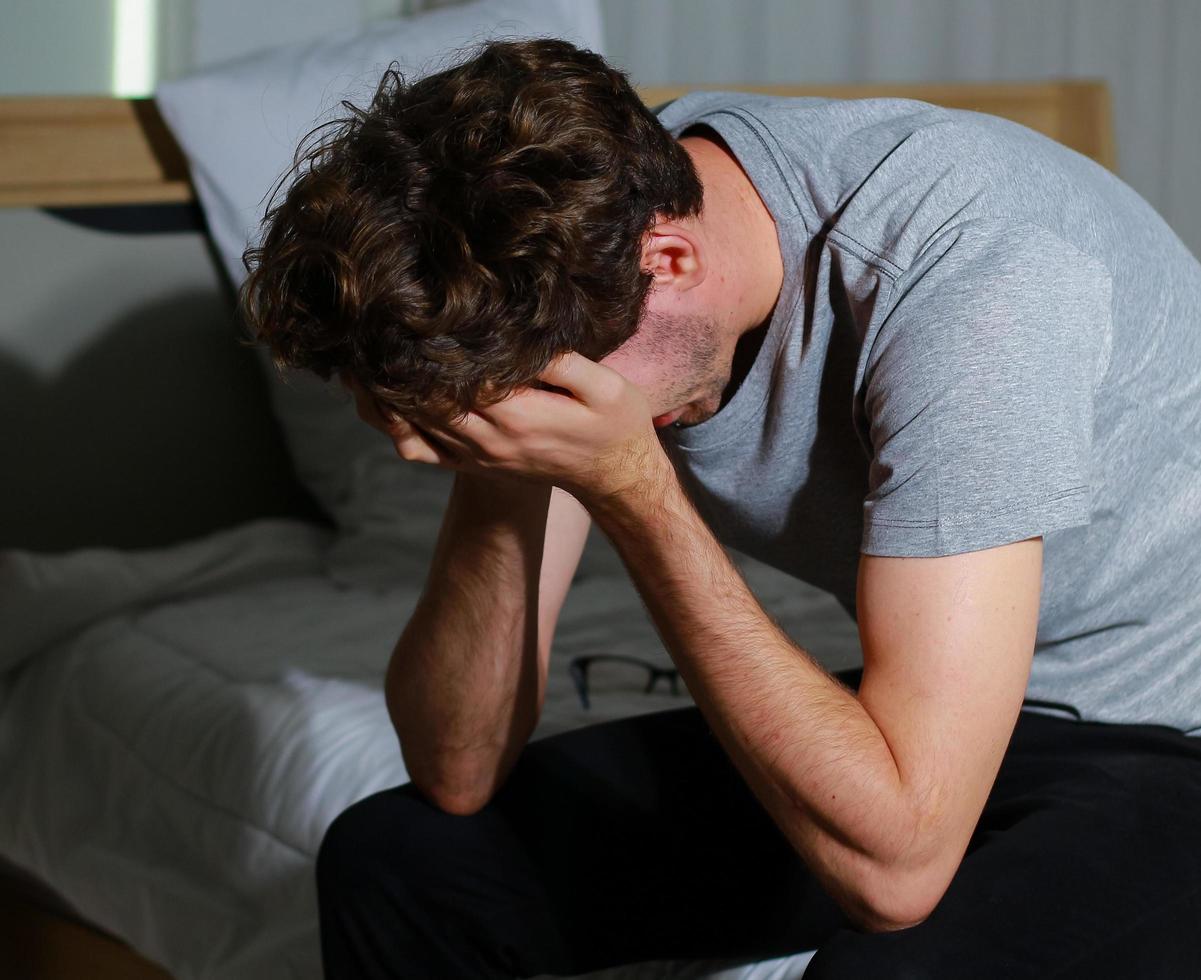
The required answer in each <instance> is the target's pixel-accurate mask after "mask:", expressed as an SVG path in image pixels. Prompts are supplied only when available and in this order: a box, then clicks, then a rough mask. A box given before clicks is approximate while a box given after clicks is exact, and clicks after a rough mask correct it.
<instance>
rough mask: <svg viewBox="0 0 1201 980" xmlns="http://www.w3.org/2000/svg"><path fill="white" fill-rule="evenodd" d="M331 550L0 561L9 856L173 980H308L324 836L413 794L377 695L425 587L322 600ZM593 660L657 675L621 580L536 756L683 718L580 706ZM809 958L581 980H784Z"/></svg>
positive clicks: (580, 639)
mask: <svg viewBox="0 0 1201 980" xmlns="http://www.w3.org/2000/svg"><path fill="white" fill-rule="evenodd" d="M332 535H333V532H332V531H330V530H328V529H326V528H322V527H318V526H315V525H310V524H306V523H304V522H301V521H294V520H283V519H267V520H260V521H252V522H249V523H247V524H242V525H238V526H237V527H232V528H228V529H225V530H222V531H220V532H217V533H216V534H212V535H209V536H207V537H205V538H201V539H197V540H194V541H189V542H187V543H185V544H182V545H176V546H173V547H170V548H162V549H146V550H139V551H117V550H108V549H93V550H89V551H81V552H77V553H70V554H67V555H64V556H58V557H42V556H35V555H31V554H28V553H11V552H9V553H5V554H4V555H3V556H0V665H7V668H8V669H7V670H6V672H5V673H4V675H3V678H4V679H3V684H2V686H0V772H3V773H4V774H5V791H4V804H3V806H2V807H0V855H3V856H4V857H6V858H7V859H9V860H10V861H12V862H13V863H15V864H17V865H18V866H20V867H22V868H24V869H27V870H28V871H30V872H32V873H33V874H34V875H36V876H37V877H38V878H39V879H40V880H41V881H43V882H45V883H46V884H48V885H49V886H50V887H51V888H53V889H54V890H56V891H57V892H58V893H59V894H61V895H62V896H63V897H64V898H65V899H66V900H67V901H68V902H69V903H70V904H71V905H72V906H74V908H75V909H77V910H78V911H79V912H80V914H82V915H83V916H84V917H86V918H87V919H89V920H90V921H92V922H93V923H95V924H97V925H99V926H101V927H102V928H104V929H107V930H108V931H110V932H112V933H113V934H115V935H117V936H119V937H121V938H123V939H125V940H126V941H127V942H129V943H130V945H132V946H133V947H134V948H135V949H137V950H139V951H141V952H142V953H143V954H144V955H146V956H147V957H149V958H150V959H152V960H154V961H156V962H158V963H161V964H162V965H163V966H164V967H166V968H167V969H168V970H169V971H170V972H171V973H172V975H173V976H174V977H176V978H177V980H202V978H203V980H210V978H221V980H241V978H246V980H250V978H254V980H264V978H285V977H286V978H313V980H315V978H318V977H319V976H320V960H319V934H318V928H317V917H316V904H315V902H316V896H315V886H314V880H313V873H312V868H313V860H314V855H315V854H316V851H317V848H318V845H319V843H320V841H321V838H322V835H323V833H324V831H325V828H326V827H327V826H328V825H329V823H330V822H331V821H332V820H333V819H334V817H335V816H336V815H337V814H338V813H340V812H341V811H342V810H343V809H345V808H346V807H347V806H349V805H350V804H351V803H353V802H355V801H356V800H358V799H361V798H362V797H364V796H367V795H369V794H370V793H373V792H376V791H377V790H380V789H384V788H386V787H389V786H394V785H397V784H399V783H402V782H406V781H407V779H408V777H407V774H406V772H405V769H404V764H403V761H402V759H401V756H400V752H399V748H398V745H397V742H396V739H395V735H394V733H393V730H392V727H391V724H390V722H389V719H388V716H387V712H386V708H385V705H384V700H383V694H382V689H381V679H382V676H383V671H384V667H385V664H386V662H387V658H388V655H389V653H390V651H391V648H392V645H393V644H394V642H395V640H396V638H397V636H398V635H399V634H400V631H401V629H402V627H403V626H404V624H405V622H406V620H407V618H408V616H409V614H410V612H411V610H412V609H413V607H414V605H415V603H416V601H417V599H418V597H419V594H420V588H421V584H422V583H420V582H417V581H408V582H405V583H398V584H396V585H395V586H393V587H389V588H385V589H379V588H356V587H348V586H347V585H346V584H345V582H341V581H336V580H335V579H334V578H333V577H331V576H330V574H329V573H328V567H327V561H326V557H327V554H328V551H329V548H330V546H331V543H332ZM732 556H733V557H735V559H736V561H737V562H738V563H739V565H740V566H741V567H742V569H743V572H744V574H745V575H746V577H747V580H748V583H749V584H750V585H751V587H752V589H753V590H754V591H755V592H756V595H758V596H759V598H760V601H761V602H763V604H764V606H765V608H767V609H768V611H769V612H771V613H772V614H773V615H774V616H775V617H776V618H777V620H778V621H779V622H780V623H781V625H782V626H784V628H785V629H786V630H788V631H789V632H790V633H792V634H793V635H794V636H796V637H797V638H798V640H801V641H802V642H803V643H804V645H805V646H806V648H807V649H808V650H810V651H811V652H812V653H813V654H814V655H815V656H817V657H818V658H819V659H820V660H822V661H823V662H824V663H825V664H826V665H827V666H828V667H829V668H830V669H832V670H834V669H840V668H841V667H845V666H852V665H854V664H856V663H858V662H859V661H858V640H857V634H856V631H855V628H854V624H853V623H852V622H851V620H850V619H849V617H847V616H846V614H845V613H844V612H843V610H842V609H841V608H840V607H839V606H838V605H837V603H835V601H834V600H833V598H832V597H830V596H828V595H826V594H824V593H821V592H819V591H817V590H814V589H811V588H809V587H807V586H805V585H804V584H803V583H800V582H796V581H794V580H792V579H790V578H787V577H786V576H784V575H782V574H781V573H778V572H775V571H774V570H772V569H769V568H767V567H766V566H762V565H759V564H758V563H756V562H753V561H751V560H750V559H746V558H743V557H741V556H737V555H736V554H734V553H732ZM601 651H604V652H619V653H633V654H635V655H637V656H640V657H643V658H646V659H648V660H651V661H652V662H656V663H659V664H661V665H664V666H669V665H670V660H669V659H668V657H667V655H666V653H665V652H664V650H663V648H662V645H661V644H660V642H659V640H658V638H657V636H656V634H655V631H654V628H653V626H652V624H651V622H650V620H649V618H648V617H647V614H646V612H645V608H644V607H643V605H642V603H641V600H640V598H639V597H638V594H637V592H636V591H635V590H634V588H633V586H632V585H631V583H630V582H629V580H628V579H627V578H626V577H625V576H624V575H622V574H619V573H614V574H601V575H595V576H593V577H591V578H585V579H584V580H582V581H577V582H576V583H574V584H573V587H572V590H571V591H570V593H569V595H568V598H567V601H566V603H565V605H564V608H563V612H562V614H561V617H560V623H559V626H558V629H557V632H556V639H555V645H554V652H553V655H552V663H551V671H550V676H549V680H548V693H547V698H546V705H545V708H544V711H543V714H542V716H541V718H540V721H539V724H538V727H537V729H536V730H535V732H534V735H533V738H535V739H538V738H543V737H546V736H548V735H552V734H555V733H557V732H561V731H566V730H569V729H571V728H574V727H577V726H580V725H585V724H589V723H592V722H596V721H603V720H607V719H609V718H615V717H624V716H627V715H631V714H635V713H639V712H644V711H655V710H660V709H663V708H668V707H675V706H678V705H680V704H684V703H687V702H688V701H689V696H688V694H687V691H686V690H685V689H684V688H683V686H682V685H681V688H680V693H679V694H676V695H673V694H671V693H670V692H669V691H668V690H667V688H666V686H665V685H660V686H659V688H658V689H657V690H656V691H654V692H652V693H642V691H641V689H640V688H634V687H631V688H630V689H627V690H620V689H618V690H609V691H605V692H603V693H601V694H598V695H597V696H595V697H593V698H592V701H591V706H590V707H589V708H587V709H585V708H584V707H583V706H582V705H581V703H580V701H579V699H578V697H577V695H576V692H575V690H574V688H573V685H572V681H571V679H570V676H569V673H568V669H567V664H568V661H569V659H570V658H571V657H572V656H575V655H577V654H580V653H596V652H601ZM811 955H812V952H811V951H810V952H807V953H805V952H802V953H798V954H797V955H795V956H791V957H783V958H781V959H777V960H769V961H764V962H760V963H733V962H716V961H686V962H685V961H680V962H672V963H657V964H635V965H629V966H623V967H616V968H612V969H609V970H605V971H601V972H599V973H594V974H589V976H591V977H594V978H598V980H599V978H602V977H603V978H605V980H634V978H641V977H651V976H654V977H696V978H700V977H712V978H722V980H734V978H739V980H769V978H770V980H782V978H785V977H797V976H800V975H801V974H802V973H803V970H804V966H805V964H806V963H807V962H808V959H809V957H810V956H811Z"/></svg>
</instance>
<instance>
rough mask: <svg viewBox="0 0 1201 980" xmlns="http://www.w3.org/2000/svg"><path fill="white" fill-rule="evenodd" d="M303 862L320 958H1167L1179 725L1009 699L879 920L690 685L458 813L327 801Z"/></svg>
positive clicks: (823, 970)
mask: <svg viewBox="0 0 1201 980" xmlns="http://www.w3.org/2000/svg"><path fill="white" fill-rule="evenodd" d="M839 676H840V677H841V678H842V679H843V680H844V681H846V682H847V683H849V684H850V685H851V686H852V687H857V682H858V679H859V677H860V676H861V672H860V671H852V672H843V673H841V674H840V675H839ZM317 884H318V897H319V905H320V915H321V945H322V957H323V962H324V967H325V975H326V977H327V978H328V980H350V978H363V980H376V978H384V977H417V978H427V977H428V978H442V977H446V978H470V977H528V976H536V975H539V974H543V973H549V974H558V975H573V974H577V973H585V972H588V971H591V970H597V969H601V968H603V967H608V966H615V965H618V964H623V963H632V962H639V961H644V960H672V959H688V958H693V957H704V958H727V957H729V958H733V957H746V958H747V959H748V960H749V959H752V958H753V959H770V958H774V957H778V956H784V955H787V954H790V953H797V952H802V951H804V950H810V949H814V948H816V949H817V950H818V952H817V954H816V955H815V956H814V958H813V960H812V961H811V962H810V963H809V966H808V968H807V969H806V970H805V980H824V978H829V977H836V978H876V977H881V978H918V977H930V978H959V977H963V978H971V980H986V978H993V977H995V978H1004V980H1018V978H1026V977H1030V978H1034V977H1037V978H1039V980H1052V978H1074V977H1080V978H1082V980H1085V978H1087V980H1100V978H1110V977H1113V978H1123V980H1126V978H1138V980H1186V978H1191V977H1201V739H1199V738H1196V737H1189V736H1185V735H1184V734H1182V733H1181V732H1179V731H1177V730H1176V729H1173V728H1168V727H1165V726H1160V725H1108V724H1101V723H1095V722H1077V721H1072V720H1070V719H1066V718H1060V717H1052V716H1048V715H1041V714H1037V713H1034V712H1030V711H1023V712H1021V715H1020V717H1019V720H1018V723H1017V727H1016V729H1015V731H1014V734H1013V738H1012V740H1011V742H1010V745H1009V748H1008V750H1007V753H1006V755H1005V758H1004V761H1003V763H1002V765H1001V769H1000V773H999V775H998V778H997V781H996V783H995V785H994V788H993V790H992V793H991V795H990V796H989V798H988V801H987V804H986V806H985V808H984V812H983V814H982V816H981V818H980V821H979V823H978V825H977V827H976V830H975V833H974V835H973V837H972V839H971V842H970V844H969V846H968V849H967V853H966V855H965V857H964V859H963V862H962V863H961V865H960V867H959V869H958V871H957V873H956V875H955V877H954V879H953V880H952V882H951V885H950V888H949V889H948V891H947V892H946V894H945V895H944V896H943V898H942V900H941V901H940V903H939V904H938V906H937V907H936V908H935V910H934V912H933V913H932V914H931V915H930V916H929V918H927V919H926V920H925V921H924V922H922V923H920V924H919V925H916V926H914V927H912V928H909V929H903V930H900V931H896V932H886V933H866V932H860V931H858V930H856V929H855V928H854V927H853V926H852V925H851V924H850V923H849V922H848V920H847V919H846V917H845V915H844V914H843V913H842V912H841V910H840V909H839V908H838V906H837V905H836V904H835V903H834V902H833V900H832V899H831V898H830V897H829V896H828V895H827V894H826V893H825V892H824V891H823V889H822V888H821V887H820V886H819V884H818V883H817V881H816V879H815V878H814V877H813V876H812V875H811V874H810V873H809V871H808V869H807V867H806V865H805V864H804V862H803V861H802V860H801V859H800V858H799V857H798V856H797V855H796V853H795V852H794V851H792V850H791V848H790V847H789V846H788V843H787V841H786V840H785V838H784V837H783V835H782V834H781V833H780V832H779V830H778V829H777V828H776V826H775V825H774V823H773V822H772V821H771V819H770V818H769V817H768V815H767V813H766V811H764V810H763V808H762V807H761V806H760V804H759V803H758V801H757V799H756V798H755V797H754V795H753V793H752V792H751V790H750V788H749V787H748V786H747V785H746V783H745V782H744V781H743V779H742V777H741V776H740V774H739V773H738V771H737V770H736V769H735V767H734V765H733V763H732V762H730V760H729V758H728V757H727V756H726V754H725V752H724V751H723V750H722V748H721V746H720V743H719V742H718V741H717V738H716V736H714V735H713V733H712V732H711V731H710V729H709V727H708V725H707V724H706V723H705V721H704V718H703V716H702V715H701V713H700V710H699V709H698V708H696V707H695V706H694V705H688V706H685V707H681V708H677V709H672V710H667V711H662V712H658V713H655V714H649V715H642V716H638V717H634V718H627V719H622V720H619V721H611V722H606V723H603V724H598V725H592V726H589V727H586V728H581V729H577V730H574V731H570V732H565V733H562V734H560V735H555V736H551V737H548V738H543V739H539V740H537V741H534V742H531V743H529V744H528V745H527V746H526V747H525V749H524V750H523V752H522V755H521V756H520V757H519V760H518V762H517V764H516V765H515V767H514V769H513V771H512V773H511V774H510V776H509V779H508V780H507V781H506V782H505V784H504V785H503V786H502V787H501V789H500V790H499V791H498V793H497V794H496V795H495V796H494V798H493V799H492V801H491V802H489V804H488V805H487V806H486V807H484V808H483V809H482V810H480V811H478V812H477V813H474V814H470V815H454V814H447V813H445V812H443V811H441V810H439V809H438V808H437V807H435V806H433V805H431V804H430V803H428V802H427V801H426V800H425V799H424V798H423V797H422V796H421V795H420V794H419V793H417V792H416V791H415V790H414V789H413V787H412V786H411V785H403V786H398V787H395V788H393V789H388V790H384V791H382V792H379V793H376V794H374V795H372V796H370V797H367V798H366V799H364V800H361V801H359V802H358V803H356V804H354V805H353V806H351V807H349V808H348V809H347V810H346V811H345V812H343V813H342V814H341V815H339V816H338V818H337V819H336V820H335V821H334V822H333V823H332V824H331V826H330V828H329V830H328V832H327V833H326V836H325V838H324V840H323V842H322V845H321V850H320V853H319V855H318V859H317Z"/></svg>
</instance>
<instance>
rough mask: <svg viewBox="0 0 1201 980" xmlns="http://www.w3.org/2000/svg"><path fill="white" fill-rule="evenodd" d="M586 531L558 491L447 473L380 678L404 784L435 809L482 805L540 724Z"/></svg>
mask: <svg viewBox="0 0 1201 980" xmlns="http://www.w3.org/2000/svg"><path fill="white" fill-rule="evenodd" d="M415 465H421V464H415ZM590 523H591V520H590V518H589V516H588V513H587V511H585V510H584V509H583V508H582V507H581V506H580V505H579V503H577V502H576V500H575V499H574V498H573V497H572V496H571V495H570V494H568V493H566V492H564V491H562V490H560V489H559V488H557V487H554V488H552V487H551V486H550V485H548V484H542V485H539V484H534V483H514V482H512V481H508V480H494V479H490V478H488V477H477V476H471V475H468V474H463V473H459V474H456V477H455V483H454V489H453V490H452V492H451V495H450V500H449V502H448V505H447V511H446V515H445V517H444V519H443V523H442V528H441V531H440V533H439V536H438V542H437V545H436V547H435V551H434V556H433V560H432V562H431V565H430V572H429V576H428V578H427V581H426V585H425V589H424V591H423V593H422V596H421V598H420V600H419V601H418V603H417V606H416V608H415V609H414V611H413V615H412V617H411V618H410V619H409V622H408V624H407V625H406V626H405V628H404V631H403V632H402V633H401V636H400V639H399V640H398V641H397V643H396V648H395V649H394V651H393V653H392V659H391V661H390V662H389V664H388V670H387V675H386V679H385V694H386V698H387V704H388V712H389V715H390V717H391V719H392V725H393V727H394V728H395V729H396V733H397V737H398V738H399V740H400V746H401V754H402V755H403V757H404V761H405V766H406V768H407V769H408V772H409V776H410V778H411V779H412V781H413V784H414V785H415V786H417V787H418V788H419V789H420V790H421V791H422V792H423V794H424V795H425V796H426V797H427V798H428V799H430V800H431V801H432V802H434V803H436V804H437V805H438V806H439V807H441V808H442V809H444V810H447V811H448V812H453V813H471V812H474V811H475V810H478V809H479V808H480V807H481V806H483V805H484V803H485V802H487V800H488V799H489V798H490V797H491V796H492V794H493V793H495V791H496V789H497V788H498V787H499V786H500V785H501V783H503V782H504V780H505V778H506V777H507V776H508V773H509V771H510V770H511V768H512V766H513V764H514V763H515V762H516V760H517V757H518V755H519V754H520V752H521V750H522V748H523V747H524V746H525V744H526V742H527V741H528V740H529V737H530V734H531V733H532V732H533V730H534V728H535V726H536V725H537V722H538V718H539V715H540V714H541V710H542V703H543V699H544V697H545V692H546V675H547V667H548V661H549V658H550V649H551V638H552V636H553V635H554V629H555V624H556V622H557V620H558V615H559V612H560V610H561V609H562V606H563V602H564V599H565V597H566V595H567V591H568V589H569V588H570V585H571V580H572V577H573V575H574V573H575V569H576V566H577V565H578V563H579V559H580V554H581V552H582V551H583V547H584V542H585V539H586V538H587V534H588V528H589V525H590Z"/></svg>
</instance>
